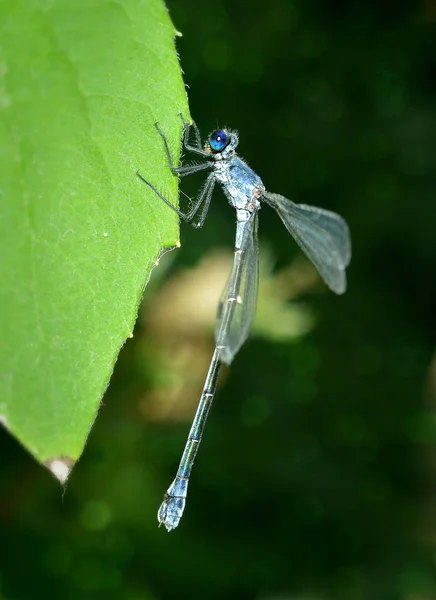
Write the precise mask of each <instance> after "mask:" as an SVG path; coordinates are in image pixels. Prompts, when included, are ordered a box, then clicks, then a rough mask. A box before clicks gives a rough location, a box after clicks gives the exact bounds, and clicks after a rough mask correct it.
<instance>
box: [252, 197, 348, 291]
mask: <svg viewBox="0 0 436 600" xmlns="http://www.w3.org/2000/svg"><path fill="white" fill-rule="evenodd" d="M262 199H263V200H265V202H266V203H267V204H269V205H270V206H272V207H273V208H274V209H275V210H276V211H277V213H278V215H279V217H280V218H281V220H282V221H283V223H284V224H285V226H286V229H287V230H288V231H289V233H290V234H291V235H292V236H293V238H294V239H295V241H296V242H297V244H298V245H299V246H300V248H301V249H302V250H303V252H304V253H305V254H306V256H307V257H308V258H309V259H310V260H311V261H312V262H313V264H314V265H315V267H316V268H317V269H318V271H319V274H320V275H321V277H322V278H323V279H324V281H325V282H326V284H327V285H328V286H329V288H330V289H331V290H333V291H334V292H336V293H337V294H343V293H344V292H345V289H346V287H347V283H346V277H345V268H346V267H347V265H348V264H349V262H350V258H351V241H350V233H349V230H348V225H347V224H346V222H345V221H344V219H343V218H342V217H340V216H339V215H337V214H336V213H334V212H330V211H329V210H323V209H322V208H315V207H314V206H307V205H305V204H294V203H293V202H291V201H290V200H288V199H287V198H284V197H283V196H280V195H279V194H270V193H269V192H265V194H264V196H262Z"/></svg>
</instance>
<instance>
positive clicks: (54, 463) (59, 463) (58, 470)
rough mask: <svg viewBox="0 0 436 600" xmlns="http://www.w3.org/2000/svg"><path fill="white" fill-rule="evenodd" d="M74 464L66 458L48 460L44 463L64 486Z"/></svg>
mask: <svg viewBox="0 0 436 600" xmlns="http://www.w3.org/2000/svg"><path fill="white" fill-rule="evenodd" d="M74 463H75V461H74V460H73V459H72V458H68V457H67V456H62V457H61V458H49V459H48V460H46V461H44V465H45V466H46V467H47V468H48V469H50V471H51V472H52V473H53V475H55V477H57V479H58V480H59V481H60V482H61V483H62V484H64V483H65V482H66V481H67V479H68V477H69V476H70V473H71V469H72V468H73V466H74Z"/></svg>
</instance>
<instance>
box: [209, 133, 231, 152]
mask: <svg viewBox="0 0 436 600" xmlns="http://www.w3.org/2000/svg"><path fill="white" fill-rule="evenodd" d="M228 143H229V137H228V135H227V133H226V132H225V131H223V130H222V129H217V130H216V131H214V132H213V133H212V134H211V136H210V138H209V144H210V147H211V148H212V150H213V151H214V152H221V150H223V149H224V148H225V147H226V146H227V144H228Z"/></svg>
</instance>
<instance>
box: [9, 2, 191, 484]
mask: <svg viewBox="0 0 436 600" xmlns="http://www.w3.org/2000/svg"><path fill="white" fill-rule="evenodd" d="M0 22H1V23H2V27H1V34H0V256H1V288H0V331H1V337H0V420H1V421H2V422H3V424H4V425H5V426H6V427H7V428H8V429H9V431H11V432H12V433H13V434H14V435H15V436H16V437H17V438H18V439H19V440H20V441H21V442H22V444H24V446H25V447H26V448H28V449H29V450H30V452H32V454H33V455H34V456H35V457H36V458H37V459H38V460H39V461H41V462H44V463H45V464H46V465H47V466H48V467H50V468H51V470H52V471H53V472H54V473H55V474H56V475H57V476H58V478H59V479H60V480H61V481H64V480H65V479H66V477H67V476H68V474H69V471H70V468H71V466H72V464H73V463H74V461H76V460H77V458H78V457H79V456H80V454H81V452H82V450H83V446H84V443H85V441H86V437H87V435H88V433H89V430H90V427H91V425H92V423H93V420H94V419H95V416H96V412H97V409H98V407H99V404H100V402H101V398H102V396H103V393H104V391H105V388H106V387H107V385H108V382H109V378H110V376H111V372H112V369H113V365H114V363H115V360H116V358H117V355H118V352H119V350H120V347H121V346H122V345H123V343H124V341H125V340H126V338H127V337H129V336H131V335H132V331H133V325H134V322H135V319H136V316H137V310H138V305H139V302H140V300H141V296H142V292H143V288H144V285H145V282H146V281H147V280H148V278H149V276H150V272H151V270H152V268H153V266H154V265H155V264H156V261H157V260H158V257H159V255H160V253H161V252H162V248H164V247H169V246H174V245H175V244H176V243H177V241H178V225H177V216H176V215H175V214H173V213H172V211H170V210H169V209H168V207H166V206H165V205H164V204H163V203H162V202H160V201H159V200H157V198H156V196H155V195H154V194H153V192H152V191H151V190H150V189H149V188H148V187H147V186H146V185H144V184H143V183H142V182H141V181H140V180H139V178H138V177H137V176H136V173H135V172H136V170H137V169H140V171H141V173H142V174H144V175H145V176H146V177H147V178H149V179H150V180H151V181H152V182H153V183H154V184H155V185H156V186H157V187H158V188H159V189H160V190H161V191H162V192H163V193H164V194H166V196H167V197H168V198H169V199H170V200H171V201H173V202H175V201H176V191H177V190H176V188H177V181H176V178H175V177H174V176H172V175H171V173H170V171H169V169H168V165H167V161H166V157H165V155H164V151H163V146H162V140H161V139H160V137H159V136H158V135H157V132H156V130H155V128H154V126H153V124H154V123H155V122H156V121H158V122H159V123H160V124H161V127H162V128H163V129H164V131H165V132H166V134H167V136H168V139H169V142H170V147H171V149H172V151H173V153H174V156H175V157H177V156H178V155H179V149H180V134H181V121H180V119H179V117H178V113H179V112H182V113H183V115H184V116H185V118H186V119H189V112H188V108H187V98H186V93H185V89H184V85H183V81H182V78H181V74H180V67H179V63H178V59H177V54H176V51H175V47H174V36H175V34H176V31H175V30H174V27H173V25H172V24H171V21H170V19H169V15H168V13H167V10H166V8H165V6H164V4H163V2H162V1H161V0H147V2H139V0H129V1H124V0H110V1H109V0H92V1H89V0H55V1H53V0H39V1H36V0H35V1H34V2H28V1H27V0H23V1H21V2H20V1H15V2H10V3H3V4H2V5H1V6H0Z"/></svg>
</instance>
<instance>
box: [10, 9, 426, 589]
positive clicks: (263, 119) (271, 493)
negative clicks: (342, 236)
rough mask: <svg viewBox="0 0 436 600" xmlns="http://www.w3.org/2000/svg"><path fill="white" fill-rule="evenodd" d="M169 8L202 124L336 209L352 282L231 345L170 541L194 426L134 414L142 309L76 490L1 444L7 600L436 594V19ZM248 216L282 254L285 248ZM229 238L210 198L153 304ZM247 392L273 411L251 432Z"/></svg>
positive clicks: (276, 180) (290, 189) (147, 380)
mask: <svg viewBox="0 0 436 600" xmlns="http://www.w3.org/2000/svg"><path fill="white" fill-rule="evenodd" d="M168 6H169V9H170V12H171V15H172V18H173V21H174V23H175V25H176V27H177V28H178V29H179V30H180V31H182V33H183V37H182V38H180V39H179V40H178V50H179V52H180V55H181V62H182V67H183V69H184V72H185V81H186V83H187V84H188V85H189V89H188V92H189V98H190V105H191V112H192V115H193V117H194V118H195V119H196V121H197V123H198V125H199V126H200V128H201V130H202V131H203V132H205V133H206V132H208V131H210V130H211V129H213V128H214V127H215V126H216V125H217V124H220V125H229V126H233V127H235V128H237V129H238V130H239V132H240V137H241V143H240V148H239V150H240V153H241V155H242V156H244V157H245V158H246V159H247V160H248V161H249V163H250V165H251V166H252V167H253V168H254V169H255V170H257V172H258V173H259V174H260V175H261V177H262V178H263V181H264V183H265V185H266V187H267V188H268V189H270V190H271V191H275V192H279V193H282V194H284V195H287V196H289V197H290V198H292V199H293V200H294V201H296V202H302V203H305V204H314V205H318V206H322V207H325V208H329V209H332V210H335V211H337V212H339V213H340V214H342V215H343V216H344V217H345V218H346V219H347V221H348V223H349V225H350V229H351V232H352V241H353V259H352V263H351V266H350V269H349V278H348V280H349V289H348V291H347V293H346V295H345V296H344V297H343V298H340V299H338V298H337V297H336V296H334V294H331V293H323V294H315V295H312V294H311V295H308V296H307V298H306V299H305V301H306V302H307V303H309V304H310V305H311V306H312V307H313V309H314V311H315V313H316V315H317V322H316V326H315V328H314V329H313V330H312V332H311V333H310V334H308V335H306V336H304V337H302V338H300V340H299V341H298V342H294V343H292V344H287V343H280V344H277V343H273V342H270V341H266V340H261V339H254V340H252V341H250V342H249V343H248V344H247V345H246V346H245V347H244V348H243V350H242V351H241V352H240V354H239V355H238V357H237V359H236V360H235V362H234V364H233V365H232V368H231V369H230V371H229V372H228V373H227V378H226V381H225V383H224V384H223V385H222V386H221V388H220V391H219V394H218V398H217V403H216V405H215V406H214V409H213V411H212V415H211V419H210V422H209V423H208V426H207V431H206V436H205V439H204V443H203V445H202V448H201V452H200V454H199V458H198V460H197V463H196V465H195V470H194V475H193V479H192V482H191V487H190V498H189V502H188V508H187V511H186V514H185V516H184V518H183V521H182V524H181V526H180V528H179V529H178V530H176V531H175V532H173V533H171V534H168V533H167V532H166V531H165V530H163V529H158V528H157V524H156V510H157V507H158V505H159V503H160V501H161V497H162V494H163V492H164V490H165V489H166V487H167V486H168V484H169V483H170V481H171V479H172V478H173V476H174V472H175V469H176V467H177V463H178V460H179V457H180V451H181V449H182V446H183V444H184V441H185V437H186V434H187V430H188V428H189V423H188V422H180V423H174V422H171V421H168V422H165V421H164V422H161V423H160V424H157V423H156V422H153V421H147V420H146V419H145V418H144V417H143V413H142V412H141V411H140V410H139V408H138V407H139V404H140V403H143V402H144V398H146V397H147V390H148V388H149V386H150V385H151V380H152V379H153V377H152V375H153V373H152V370H153V369H152V367H151V366H150V365H151V363H148V362H147V360H146V356H147V355H146V354H145V353H144V345H145V340H147V339H148V338H147V335H148V332H147V327H146V326H145V320H144V319H143V320H142V324H141V322H139V323H138V325H137V330H136V335H135V338H134V339H133V340H132V341H131V342H130V343H129V344H127V346H126V347H125V348H124V349H123V352H122V355H121V357H120V360H119V363H118V365H117V368H116V371H115V374H114V377H113V381H112V384H111V386H110V388H109V390H108V393H107V395H106V397H105V400H104V404H103V406H102V408H101V410H100V413H99V416H98V419H97V421H96V424H95V426H94V429H93V431H92V433H91V436H90V438H89V441H88V445H87V447H86V449H85V452H84V455H83V457H82V459H81V461H80V462H79V464H78V465H77V466H76V468H75V471H74V473H73V475H72V477H71V480H70V483H69V485H68V487H67V490H66V492H65V494H63V495H62V491H61V489H60V487H59V484H58V483H57V482H56V481H54V480H53V479H52V478H51V476H50V475H49V474H48V472H47V471H45V470H44V469H42V468H41V467H39V466H38V465H37V464H36V463H35V462H33V461H32V459H31V458H30V457H29V456H28V455H27V454H26V452H25V451H24V450H22V449H21V448H20V447H19V446H18V444H17V443H16V442H15V441H14V440H13V439H11V438H10V437H9V436H8V435H7V434H6V433H5V432H4V431H0V435H1V438H0V443H1V471H0V485H1V505H0V527H1V536H2V541H1V545H0V598H2V599H3V598H4V599H7V600H18V599H20V600H21V599H35V598H47V597H50V598H59V599H64V598H65V599H74V600H75V599H79V598H80V599H82V598H102V599H103V598H104V599H105V600H108V599H112V598H113V599H118V598H122V599H126V600H145V599H149V598H151V599H154V598H156V599H160V598H185V597H190V598H220V599H221V598H231V599H233V598H235V599H238V600H240V599H245V598H247V599H251V598H253V599H254V598H256V599H272V598H280V599H295V600H297V599H298V600H303V599H304V600H321V599H341V600H342V599H343V600H360V599H371V600H378V599H383V600H385V599H386V600H390V599H392V600H394V599H404V600H431V599H435V598H436V576H435V572H436V562H435V556H436V518H435V514H436V508H435V506H436V489H435V488H436V486H435V477H434V474H435V467H434V465H435V460H436V452H435V448H434V441H435V438H436V435H435V412H434V411H435V406H436V392H435V390H436V375H435V372H436V366H435V365H436V363H435V358H434V338H435V325H436V310H435V307H436V233H435V232H436V177H435V166H436V142H435V139H436V110H435V107H436V5H435V3H434V2H432V1H431V0H428V1H427V2H426V3H425V2H416V1H415V2H409V3H408V2H403V3H398V2H375V1H373V2H366V3H360V2H359V3H358V2H335V3H332V2H327V1H321V0H318V1H315V0H297V1H293V2H290V1H286V0H272V1H270V2H268V3H261V2H256V1H252V2H250V3H246V2H244V3H242V2H232V1H230V0H228V1H226V2H223V1H221V2H220V1H216V0H214V2H195V1H194V0H191V1H188V0H184V1H180V0H173V1H171V2H168ZM145 26H146V24H145ZM126 176H129V175H128V174H126ZM188 189H189V185H188ZM260 217H261V219H260V234H261V242H262V241H264V242H267V243H269V245H270V247H272V248H273V250H274V258H275V260H276V262H277V264H278V265H279V266H283V265H286V264H288V263H289V262H290V261H291V260H292V259H293V258H294V256H296V255H297V253H298V250H297V248H296V245H295V244H294V243H293V242H292V240H291V239H290V237H289V234H288V233H287V232H286V230H285V228H284V227H283V226H282V224H281V222H280V220H279V219H278V218H277V216H276V215H275V214H274V213H273V212H272V211H270V210H268V209H266V208H265V210H262V214H261V215H260ZM233 238H234V214H233V213H232V210H231V209H230V207H229V206H228V205H227V202H226V201H225V200H224V199H223V197H222V196H221V195H220V193H219V192H217V193H216V195H215V199H214V203H213V206H212V208H211V212H210V215H209V217H208V219H207V222H206V225H205V227H204V229H203V230H201V231H195V230H191V229H190V228H189V227H184V228H183V230H182V242H183V247H182V251H180V252H178V253H177V256H174V255H173V256H172V258H173V259H174V264H173V265H172V266H171V268H170V269H169V270H168V271H166V272H164V270H163V269H162V271H161V274H159V272H155V275H154V278H153V282H152V283H153V284H154V285H152V286H150V287H149V289H148V291H147V295H146V298H145V300H146V302H147V301H148V300H150V299H151V294H152V293H153V291H156V289H157V285H158V283H159V282H158V280H159V278H161V279H162V278H167V279H169V278H170V277H172V276H173V275H174V274H175V272H176V270H177V269H178V268H180V267H187V266H190V265H193V264H195V263H196V262H197V261H198V260H199V259H200V257H201V256H202V255H203V254H204V253H205V252H206V251H207V250H209V249H210V248H211V247H213V246H214V245H215V244H219V245H223V244H228V245H229V246H231V245H232V242H233ZM153 288H154V289H153ZM146 313H147V309H146V306H145V309H144V313H143V314H144V315H146ZM432 361H433V370H431V364H432ZM308 390H309V392H308ZM250 398H254V399H256V398H261V399H262V401H263V402H266V403H267V410H266V411H265V415H264V418H261V419H257V420H256V419H254V421H253V422H254V423H255V424H254V425H253V424H252V425H251V426H250V425H249V424H247V423H248V422H247V419H244V414H245V413H244V411H246V407H247V402H249V401H250ZM141 415H142V416H141ZM248 421H249V420H248ZM432 469H433V470H432Z"/></svg>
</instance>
